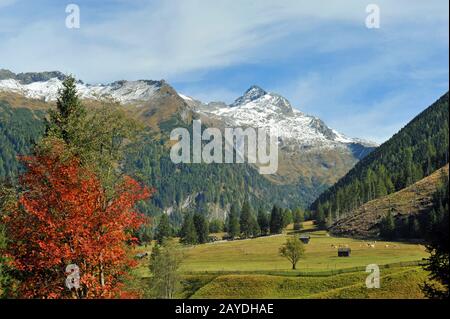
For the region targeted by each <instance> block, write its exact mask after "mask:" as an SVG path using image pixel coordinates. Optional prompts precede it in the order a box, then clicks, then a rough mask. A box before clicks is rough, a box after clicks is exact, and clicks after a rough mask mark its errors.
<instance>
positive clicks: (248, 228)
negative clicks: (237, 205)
mask: <svg viewBox="0 0 450 319" xmlns="http://www.w3.org/2000/svg"><path fill="white" fill-rule="evenodd" d="M239 225H240V227H241V234H242V237H243V238H249V237H251V236H252V212H251V207H250V204H249V203H248V202H247V201H245V202H244V205H242V209H241V216H240V222H239Z"/></svg>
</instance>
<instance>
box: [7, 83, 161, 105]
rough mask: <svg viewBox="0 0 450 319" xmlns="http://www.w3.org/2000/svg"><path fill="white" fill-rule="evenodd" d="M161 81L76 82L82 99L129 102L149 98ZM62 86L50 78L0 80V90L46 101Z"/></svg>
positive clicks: (54, 96)
mask: <svg viewBox="0 0 450 319" xmlns="http://www.w3.org/2000/svg"><path fill="white" fill-rule="evenodd" d="M162 84H163V82H162V81H145V80H140V81H117V82H114V83H111V84H107V85H103V84H98V85H90V84H84V83H82V82H79V83H77V90H78V94H79V96H80V97H81V98H84V99H95V100H112V101H114V102H118V103H122V104H129V103H134V102H138V101H146V100H148V99H150V98H151V97H152V96H153V95H154V94H155V92H156V91H157V90H158V89H159V88H160V87H161V86H162ZM61 87H62V80H61V79H59V78H51V79H48V80H46V81H35V82H32V83H23V82H22V81H20V80H16V79H12V78H10V79H3V80H0V91H9V92H14V93H18V94H21V95H23V96H25V97H27V98H31V99H40V100H44V101H46V102H48V101H55V100H56V98H57V96H58V90H59V89H60V88H61Z"/></svg>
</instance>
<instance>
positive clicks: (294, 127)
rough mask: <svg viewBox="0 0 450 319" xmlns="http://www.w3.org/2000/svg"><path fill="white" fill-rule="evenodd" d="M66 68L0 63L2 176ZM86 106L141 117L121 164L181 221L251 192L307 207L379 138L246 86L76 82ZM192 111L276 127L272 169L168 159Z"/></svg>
mask: <svg viewBox="0 0 450 319" xmlns="http://www.w3.org/2000/svg"><path fill="white" fill-rule="evenodd" d="M64 78H65V75H64V74H62V73H61V72H42V73H20V74H15V73H13V72H11V71H9V70H0V131H1V134H0V146H1V150H0V177H10V178H14V177H15V176H17V173H18V172H19V170H20V167H19V164H18V162H17V160H16V156H17V155H18V154H24V153H27V152H29V151H30V147H31V146H32V145H33V143H34V142H35V141H36V140H38V139H39V137H40V135H41V134H42V133H43V130H44V125H43V119H44V116H45V111H46V110H47V109H48V108H52V107H54V105H55V101H56V97H57V94H58V90H59V89H60V88H61V87H62V80H64ZM77 90H78V94H79V97H80V98H82V100H83V103H84V104H85V105H86V106H88V107H96V106H98V105H111V106H119V107H121V108H123V109H124V110H126V111H127V112H128V113H129V114H130V115H131V116H133V117H134V118H136V119H138V120H139V121H140V122H142V123H143V124H144V125H145V127H146V128H147V134H146V136H145V137H144V138H143V139H142V141H141V142H140V143H139V145H138V147H136V149H135V151H134V152H130V154H129V156H127V159H126V161H125V163H124V167H125V169H126V171H127V172H128V173H130V174H133V176H136V177H139V178H140V179H141V180H142V181H143V182H145V183H148V184H149V185H152V186H154V187H155V188H156V189H157V190H158V192H157V194H155V196H154V197H153V198H152V200H151V202H149V203H148V206H146V207H144V208H143V209H144V210H146V211H148V213H151V214H154V213H155V211H156V212H162V211H164V212H165V213H168V214H170V215H171V216H172V219H174V221H181V213H182V212H183V211H184V210H187V209H191V208H194V207H195V208H197V209H200V210H203V211H205V212H208V213H209V214H210V215H211V216H212V217H218V218H225V216H226V212H227V211H228V210H229V206H230V203H231V202H234V201H236V200H238V201H239V202H243V201H244V200H245V199H249V200H250V201H251V202H252V204H253V205H255V207H258V206H260V207H266V206H267V207H266V208H270V205H272V204H274V203H276V204H278V205H280V206H283V207H291V208H293V207H297V206H302V207H307V206H308V205H309V204H311V203H312V202H313V201H314V199H316V198H317V197H318V195H320V194H321V193H322V192H323V191H324V190H326V189H327V188H328V187H330V186H331V185H333V184H334V183H335V182H337V181H338V180H339V179H340V178H341V177H343V176H344V175H345V174H346V173H347V172H348V171H349V170H350V169H351V168H352V167H353V166H354V165H355V164H356V163H357V162H358V161H359V160H361V159H362V158H364V157H365V156H366V155H367V154H369V153H370V152H371V151H372V150H373V149H374V148H375V147H376V146H377V145H376V144H375V143H372V142H368V141H363V140H360V139H357V138H350V137H346V136H344V135H343V134H341V133H339V132H337V131H335V130H333V129H331V128H329V127H328V126H327V125H326V124H325V123H324V122H323V121H322V120H320V119H319V118H317V117H314V116H311V115H307V114H304V113H302V112H301V111H299V110H297V109H295V108H293V107H292V105H291V104H290V103H289V101H288V100H287V99H285V98H284V97H282V96H280V95H278V94H275V93H270V92H267V91H265V90H264V89H262V88H260V87H258V86H251V87H250V88H249V89H248V90H247V91H246V92H245V93H244V94H243V95H242V96H241V97H238V98H237V99H236V101H235V102H234V103H233V104H231V105H227V104H225V103H223V102H212V103H208V104H206V103H203V102H201V101H198V100H196V99H195V98H193V97H188V96H185V95H183V94H181V93H178V92H176V91H175V89H174V88H173V87H171V86H170V85H169V84H168V83H166V82H165V81H164V80H161V81H151V80H139V81H117V82H113V83H110V84H106V85H105V84H98V85H91V84H85V83H83V82H81V81H79V82H78V83H77ZM193 119H201V120H202V124H203V125H205V126H209V127H218V128H221V129H223V128H224V127H242V128H246V127H254V128H259V127H263V128H270V129H271V130H276V132H277V133H278V136H279V169H278V172H277V174H274V175H260V174H259V173H258V170H257V167H255V166H253V165H250V164H237V165H227V164H208V165H206V164H177V165H175V164H173V163H172V162H171V160H170V158H169V156H168V155H169V145H170V141H169V134H170V131H171V130H172V129H173V128H175V127H186V128H189V127H190V126H191V124H192V120H193Z"/></svg>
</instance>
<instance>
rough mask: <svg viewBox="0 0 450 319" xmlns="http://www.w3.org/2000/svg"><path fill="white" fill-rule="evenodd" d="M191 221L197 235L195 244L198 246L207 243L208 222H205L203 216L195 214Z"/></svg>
mask: <svg viewBox="0 0 450 319" xmlns="http://www.w3.org/2000/svg"><path fill="white" fill-rule="evenodd" d="M193 220H194V226H195V231H196V233H197V242H198V243H199V244H204V243H206V242H208V235H209V227H208V221H207V220H206V218H205V216H203V215H202V214H200V213H196V214H194V218H193Z"/></svg>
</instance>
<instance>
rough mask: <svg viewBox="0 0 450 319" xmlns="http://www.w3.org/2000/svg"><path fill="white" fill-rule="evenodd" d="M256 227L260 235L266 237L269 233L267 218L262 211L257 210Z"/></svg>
mask: <svg viewBox="0 0 450 319" xmlns="http://www.w3.org/2000/svg"><path fill="white" fill-rule="evenodd" d="M258 225H259V229H260V231H261V235H268V234H269V232H270V223H269V216H268V214H267V213H266V212H264V210H262V209H259V210H258Z"/></svg>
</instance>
